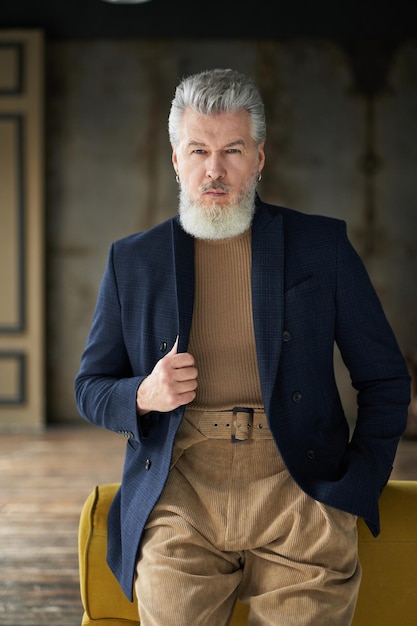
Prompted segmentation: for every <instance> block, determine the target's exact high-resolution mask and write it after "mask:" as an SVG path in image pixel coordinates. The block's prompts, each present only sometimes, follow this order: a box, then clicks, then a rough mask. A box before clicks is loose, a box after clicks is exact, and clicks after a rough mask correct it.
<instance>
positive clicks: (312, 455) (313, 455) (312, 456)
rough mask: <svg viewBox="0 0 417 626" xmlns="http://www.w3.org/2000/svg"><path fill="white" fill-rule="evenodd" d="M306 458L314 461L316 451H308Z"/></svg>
mask: <svg viewBox="0 0 417 626" xmlns="http://www.w3.org/2000/svg"><path fill="white" fill-rule="evenodd" d="M306 456H307V458H308V459H311V460H312V459H315V458H316V453H315V452H314V450H307V452H306Z"/></svg>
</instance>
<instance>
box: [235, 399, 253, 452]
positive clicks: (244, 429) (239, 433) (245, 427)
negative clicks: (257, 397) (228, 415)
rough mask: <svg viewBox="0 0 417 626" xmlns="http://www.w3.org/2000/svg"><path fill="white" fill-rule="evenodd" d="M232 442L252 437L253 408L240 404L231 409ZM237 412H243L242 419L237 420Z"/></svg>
mask: <svg viewBox="0 0 417 626" xmlns="http://www.w3.org/2000/svg"><path fill="white" fill-rule="evenodd" d="M232 412H233V417H232V434H231V437H230V439H231V442H232V443H242V442H244V441H250V440H251V439H252V432H253V409H251V408H248V407H242V406H235V407H233V409H232ZM238 413H244V417H243V419H241V421H238Z"/></svg>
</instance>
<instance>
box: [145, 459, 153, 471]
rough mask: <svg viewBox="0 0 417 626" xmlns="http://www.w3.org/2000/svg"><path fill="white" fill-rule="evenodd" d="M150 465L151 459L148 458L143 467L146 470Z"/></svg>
mask: <svg viewBox="0 0 417 626" xmlns="http://www.w3.org/2000/svg"><path fill="white" fill-rule="evenodd" d="M151 465H152V463H151V460H150V459H146V463H145V469H146V470H148V469H150V468H151Z"/></svg>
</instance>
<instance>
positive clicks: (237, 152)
mask: <svg viewBox="0 0 417 626" xmlns="http://www.w3.org/2000/svg"><path fill="white" fill-rule="evenodd" d="M241 152H242V151H241V150H239V149H238V148H229V149H228V150H226V154H240V153H241Z"/></svg>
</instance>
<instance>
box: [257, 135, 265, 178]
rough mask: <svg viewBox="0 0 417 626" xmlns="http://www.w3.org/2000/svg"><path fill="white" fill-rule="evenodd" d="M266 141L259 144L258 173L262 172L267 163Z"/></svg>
mask: <svg viewBox="0 0 417 626" xmlns="http://www.w3.org/2000/svg"><path fill="white" fill-rule="evenodd" d="M264 148H265V142H263V143H261V144H259V146H258V174H260V173H261V172H262V170H263V169H264V165H265V150H264Z"/></svg>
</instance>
